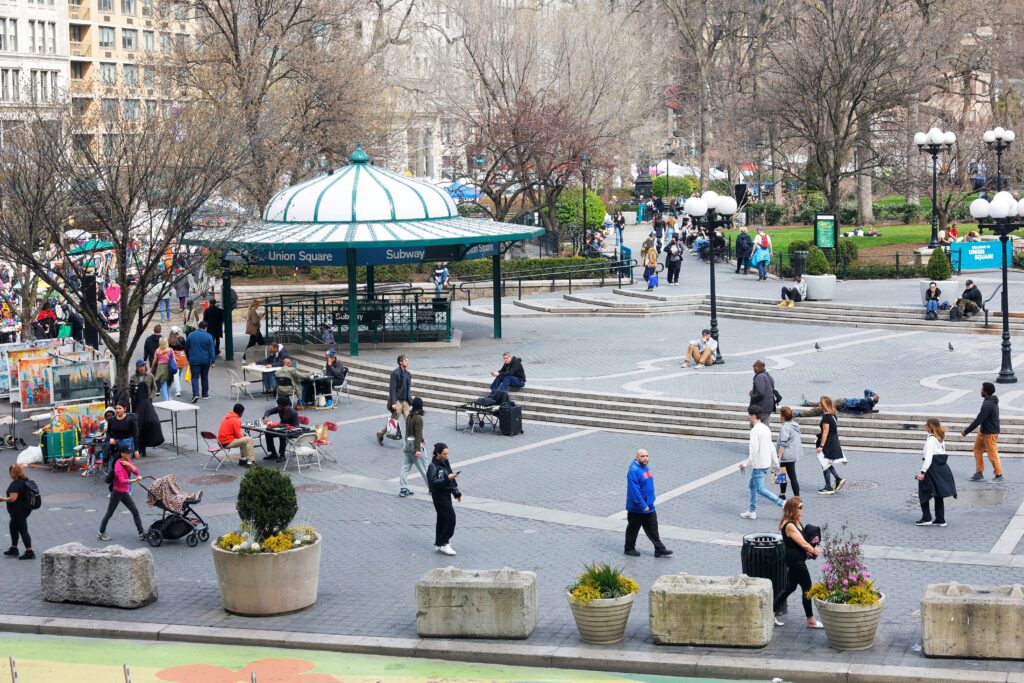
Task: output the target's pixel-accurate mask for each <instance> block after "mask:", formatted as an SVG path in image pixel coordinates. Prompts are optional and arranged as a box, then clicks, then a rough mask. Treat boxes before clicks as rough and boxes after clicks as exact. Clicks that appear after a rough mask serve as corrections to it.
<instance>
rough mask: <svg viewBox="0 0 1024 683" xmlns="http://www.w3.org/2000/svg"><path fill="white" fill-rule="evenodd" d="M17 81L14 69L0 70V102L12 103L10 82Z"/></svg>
mask: <svg viewBox="0 0 1024 683" xmlns="http://www.w3.org/2000/svg"><path fill="white" fill-rule="evenodd" d="M14 79H17V76H16V75H15V71H14V69H0V102H12V101H14V98H12V97H11V93H12V92H13V90H12V88H11V85H12V81H13V80H14Z"/></svg>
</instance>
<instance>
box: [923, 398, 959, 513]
mask: <svg viewBox="0 0 1024 683" xmlns="http://www.w3.org/2000/svg"><path fill="white" fill-rule="evenodd" d="M924 428H925V430H926V431H927V432H928V439H927V440H926V441H925V442H924V457H923V458H921V460H922V463H921V471H920V472H918V473H917V497H918V499H919V500H920V501H921V519H919V520H917V521H916V522H914V523H915V524H917V526H946V505H945V501H944V499H945V498H948V497H949V496H953V497H954V498H956V481H954V479H953V472H952V471H950V469H949V465H948V464H947V463H946V444H945V438H946V430H945V429H943V427H942V423H941V422H939V421H938V420H936V419H935V418H934V417H931V418H928V421H927V422H926V423H925V425H924ZM932 498H934V499H935V517H934V518H932V513H931V510H930V509H929V504H928V503H929V501H930V500H931V499H932Z"/></svg>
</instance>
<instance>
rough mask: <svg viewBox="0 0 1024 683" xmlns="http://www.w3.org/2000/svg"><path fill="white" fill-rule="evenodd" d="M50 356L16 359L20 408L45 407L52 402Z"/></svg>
mask: <svg viewBox="0 0 1024 683" xmlns="http://www.w3.org/2000/svg"><path fill="white" fill-rule="evenodd" d="M49 371H50V357H49V354H47V356H46V358H22V359H21V360H20V361H18V389H19V393H20V398H21V409H22V410H30V409H32V408H45V407H47V406H49V405H51V404H52V403H53V384H52V382H51V379H50V372H49Z"/></svg>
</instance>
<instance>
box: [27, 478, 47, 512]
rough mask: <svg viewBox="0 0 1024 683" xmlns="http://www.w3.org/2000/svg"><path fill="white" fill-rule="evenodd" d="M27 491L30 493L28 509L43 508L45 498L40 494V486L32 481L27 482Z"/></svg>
mask: <svg viewBox="0 0 1024 683" xmlns="http://www.w3.org/2000/svg"><path fill="white" fill-rule="evenodd" d="M25 491H26V492H27V493H28V509H29V510H38V509H39V508H41V507H42V506H43V496H42V495H41V494H40V493H39V485H38V484H36V483H35V482H34V481H32V480H31V479H26V480H25Z"/></svg>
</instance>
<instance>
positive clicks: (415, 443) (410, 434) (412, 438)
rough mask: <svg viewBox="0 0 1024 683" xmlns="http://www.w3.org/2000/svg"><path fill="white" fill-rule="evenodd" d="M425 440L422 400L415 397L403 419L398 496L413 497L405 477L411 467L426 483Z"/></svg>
mask: <svg viewBox="0 0 1024 683" xmlns="http://www.w3.org/2000/svg"><path fill="white" fill-rule="evenodd" d="M426 446H427V440H426V439H425V438H424V437H423V399H422V398H420V397H419V396H417V397H416V398H414V399H413V400H412V410H411V411H410V412H409V417H407V418H405V450H404V456H405V457H404V459H403V460H402V469H401V471H399V473H398V496H399V497H400V498H405V497H406V496H411V495H413V492H412V491H410V490H409V483H408V481H407V479H406V478H407V477H408V476H409V472H410V471H411V470H412V468H413V466H414V465H415V466H416V469H417V470H419V472H420V476H421V477H423V481H424V482H426V481H427V466H426V465H425V464H424V462H423V451H424V450H426Z"/></svg>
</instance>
